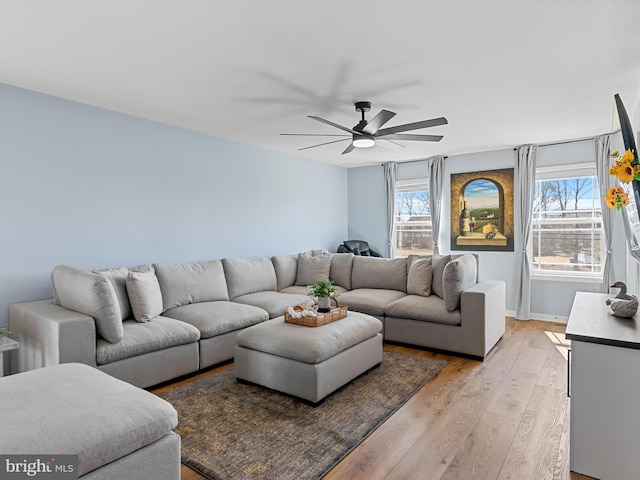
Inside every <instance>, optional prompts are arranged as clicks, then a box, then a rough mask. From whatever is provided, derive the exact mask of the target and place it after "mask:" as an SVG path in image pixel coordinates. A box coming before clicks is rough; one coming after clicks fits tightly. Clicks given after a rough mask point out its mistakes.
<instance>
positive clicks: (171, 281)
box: [154, 260, 229, 311]
mask: <svg viewBox="0 0 640 480" xmlns="http://www.w3.org/2000/svg"><path fill="white" fill-rule="evenodd" d="M154 268H155V270H156V276H157V277H158V282H159V283H160V290H161V291H162V304H163V310H164V311H166V310H169V309H170V308H175V307H180V306H182V305H188V304H190V303H198V302H215V301H218V300H229V293H228V292H227V281H226V279H225V277H224V269H223V268H222V261H220V260H212V261H210V262H203V263H185V264H175V265H166V264H154Z"/></svg>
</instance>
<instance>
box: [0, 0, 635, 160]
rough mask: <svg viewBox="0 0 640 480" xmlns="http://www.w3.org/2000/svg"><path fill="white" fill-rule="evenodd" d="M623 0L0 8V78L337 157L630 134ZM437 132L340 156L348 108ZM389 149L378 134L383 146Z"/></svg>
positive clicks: (399, 156) (400, 156)
mask: <svg viewBox="0 0 640 480" xmlns="http://www.w3.org/2000/svg"><path fill="white" fill-rule="evenodd" d="M639 46H640V2H638V1H610V0H608V1H507V0H504V1H404V2H403V1H376V2H372V1H335V2H332V1H310V0H306V1H292V0H291V1H82V2H81V1H2V2H0V82H2V83H6V84H9V85H15V86H19V87H23V88H27V89H31V90H36V91H39V92H43V93H47V94H51V95H55V96H59V97H62V98H66V99H70V100H75V101H78V102H82V103H86V104H90V105H95V106H98V107H103V108H106V109H109V110H114V111H117V112H123V113H127V114H131V115H135V116H139V117H143V118H147V119H151V120H155V121H158V122H162V123H166V124H170V125H175V126H179V127H183V128H187V129H190V130H195V131H199V132H206V133H209V134H212V135H216V136H219V137H224V138H228V139H232V140H236V141H239V142H243V143H248V144H253V145H257V146H260V147H264V148H268V149H271V150H276V151H280V152H285V153H288V154H293V155H298V156H301V157H306V158H310V159H314V160H318V161H321V162H326V163H332V164H337V165H342V166H346V167H352V166H360V165H368V164H373V163H379V162H381V161H390V160H395V161H406V160H413V159H419V158H426V157H429V156H432V155H437V154H443V155H454V154H461V153H468V152H478V151H485V150H494V149H500V148H508V147H512V146H515V145H519V144H522V143H530V142H534V143H544V142H553V141H558V140H569V139H577V138H583V137H588V136H591V135H596V134H601V133H606V132H609V131H611V130H612V129H614V128H616V126H617V125H616V122H615V120H614V118H613V117H614V115H613V113H614V103H613V95H614V94H616V93H620V95H621V97H622V99H623V101H624V102H625V105H626V108H627V111H628V112H629V114H630V116H631V117H632V120H633V121H634V123H635V126H636V127H637V125H638V124H637V118H640V117H639V115H640V114H639V113H638V112H639V111H640V57H639V56H638V53H640V52H639V51H638V47H639ZM356 100H368V101H371V102H372V103H373V109H372V111H371V112H370V113H369V114H367V118H368V119H369V118H371V117H372V116H373V115H374V114H375V113H377V112H378V111H379V110H380V109H381V108H385V109H388V110H393V111H395V112H397V114H398V115H397V116H396V117H395V118H394V119H392V120H391V121H390V122H389V123H388V124H387V125H386V126H387V127H389V126H393V125H397V124H403V123H410V122H415V121H419V120H424V119H429V118H433V117H440V116H446V117H447V119H448V120H449V125H446V126H440V127H434V128H430V129H425V130H420V131H416V132H412V133H426V134H442V135H444V139H443V140H442V141H441V142H439V143H426V142H403V144H404V145H406V148H401V149H398V150H396V149H394V150H389V149H385V148H382V147H379V146H376V147H374V148H372V149H367V150H355V151H353V152H352V153H350V154H348V155H341V152H342V151H343V150H344V148H345V147H346V145H347V144H348V143H347V142H342V143H338V144H335V145H326V146H322V147H318V148H313V149H309V150H304V151H301V152H298V151H297V149H298V148H302V147H305V146H309V145H313V144H315V143H321V142H322V141H330V140H333V139H334V138H331V137H327V138H326V139H325V138H323V137H288V136H281V135H279V134H280V133H315V134H320V133H327V134H336V133H338V134H339V133H342V132H340V131H339V130H337V129H334V128H332V127H330V126H328V125H324V124H322V123H320V122H316V121H314V120H311V119H309V118H307V117H306V115H317V116H320V117H323V118H326V119H328V120H331V121H333V122H335V123H339V124H341V125H345V126H347V127H352V126H354V125H355V124H356V123H357V121H358V120H359V114H358V113H357V112H356V111H355V110H354V107H353V102H354V101H356ZM385 143H386V142H385Z"/></svg>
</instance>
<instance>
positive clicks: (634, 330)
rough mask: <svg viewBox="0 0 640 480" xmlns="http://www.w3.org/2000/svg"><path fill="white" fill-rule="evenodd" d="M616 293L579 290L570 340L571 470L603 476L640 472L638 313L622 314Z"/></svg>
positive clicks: (630, 479)
mask: <svg viewBox="0 0 640 480" xmlns="http://www.w3.org/2000/svg"><path fill="white" fill-rule="evenodd" d="M611 297H612V295H608V294H602V293H586V292H578V293H576V296H575V298H574V301H573V307H572V308H571V315H570V316H569V321H568V323H567V328H566V336H567V338H568V339H570V340H571V357H570V359H571V362H570V370H569V371H570V387H569V388H570V394H571V433H570V452H569V461H570V467H571V470H572V471H574V472H577V473H581V474H584V475H588V476H591V477H594V478H598V479H602V480H637V479H638V478H640V324H639V323H638V318H640V315H639V314H636V317H638V318H636V317H633V318H618V317H615V316H613V315H612V314H611V310H610V308H609V307H608V306H607V305H606V304H605V300H606V299H607V298H611Z"/></svg>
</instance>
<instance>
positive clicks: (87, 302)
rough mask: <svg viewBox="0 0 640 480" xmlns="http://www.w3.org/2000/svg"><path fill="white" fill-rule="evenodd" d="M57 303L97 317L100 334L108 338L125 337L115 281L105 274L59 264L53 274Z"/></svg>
mask: <svg viewBox="0 0 640 480" xmlns="http://www.w3.org/2000/svg"><path fill="white" fill-rule="evenodd" d="M51 284H52V286H53V290H54V300H55V302H56V303H57V304H58V305H60V306H62V307H64V308H68V309H69V310H74V311H76V312H80V313H84V314H85V315H89V316H90V317H93V319H94V321H95V323H96V330H97V332H98V334H99V335H100V336H101V337H102V338H104V339H105V340H106V341H108V342H111V343H117V342H119V341H120V340H122V336H123V335H124V331H123V329H122V311H121V310H120V303H119V302H118V297H117V295H116V292H115V289H114V288H113V284H112V283H111V281H110V280H109V279H108V278H107V277H106V276H105V275H102V274H101V273H93V272H90V271H88V270H79V269H77V268H73V267H70V266H67V265H58V266H57V267H55V268H54V269H53V272H52V273H51Z"/></svg>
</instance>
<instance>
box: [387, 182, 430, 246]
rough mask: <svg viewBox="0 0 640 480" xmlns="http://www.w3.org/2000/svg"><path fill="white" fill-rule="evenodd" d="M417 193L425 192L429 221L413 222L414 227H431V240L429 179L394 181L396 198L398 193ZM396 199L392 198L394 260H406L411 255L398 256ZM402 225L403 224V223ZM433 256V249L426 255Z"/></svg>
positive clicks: (398, 215)
mask: <svg viewBox="0 0 640 480" xmlns="http://www.w3.org/2000/svg"><path fill="white" fill-rule="evenodd" d="M419 191H426V192H427V206H428V208H429V221H425V222H413V224H414V225H416V226H419V224H426V225H428V226H430V227H431V230H430V232H431V233H430V235H431V238H433V223H432V220H431V205H430V200H431V191H430V188H429V177H419V178H410V179H403V180H396V183H395V195H396V196H397V195H398V193H403V192H419ZM397 205H398V204H397V198H394V203H393V232H394V258H406V256H407V255H410V254H411V253H408V254H406V255H398V250H399V248H398V240H399V238H398V222H397V220H398V218H399V217H400V214H399V213H398V209H397ZM403 223H404V222H403ZM432 254H433V248H432V250H431V253H428V254H427V255H432Z"/></svg>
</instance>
